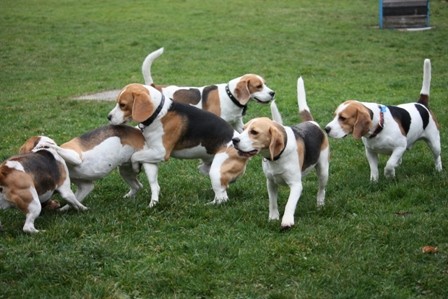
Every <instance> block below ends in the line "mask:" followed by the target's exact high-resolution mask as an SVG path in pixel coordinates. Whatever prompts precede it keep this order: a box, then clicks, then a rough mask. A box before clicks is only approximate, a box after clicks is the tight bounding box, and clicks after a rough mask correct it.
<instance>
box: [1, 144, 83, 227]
mask: <svg viewBox="0 0 448 299" xmlns="http://www.w3.org/2000/svg"><path fill="white" fill-rule="evenodd" d="M24 147H27V148H32V150H31V151H30V152H28V153H25V154H19V155H16V156H13V157H11V158H9V159H7V160H6V161H4V162H3V163H2V164H0V192H1V193H0V208H2V209H6V208H9V207H17V208H18V209H20V210H21V211H22V212H23V213H25V214H26V220H25V225H24V226H23V231H24V232H26V233H37V232H39V231H38V230H37V229H36V228H35V227H34V221H35V220H36V218H37V217H38V216H39V214H40V212H41V209H42V204H43V203H45V202H47V201H49V199H50V197H51V196H52V195H53V193H54V191H58V192H59V193H60V194H61V196H62V197H63V198H64V199H65V200H67V202H68V203H69V204H70V205H72V206H73V207H74V208H75V209H77V210H87V208H86V207H85V206H84V205H82V204H81V203H80V202H79V201H78V200H77V199H76V196H75V194H73V192H72V190H71V189H70V178H69V175H68V169H67V165H66V163H65V161H64V159H66V160H69V161H70V162H71V163H73V164H79V163H81V160H80V159H79V157H77V156H74V155H72V153H71V152H68V151H65V150H64V149H62V148H60V147H58V146H57V145H56V143H55V142H54V141H53V140H52V139H50V138H48V137H45V136H38V137H32V138H30V139H28V140H27V142H26V143H25V144H24ZM62 156H63V157H64V158H62Z"/></svg>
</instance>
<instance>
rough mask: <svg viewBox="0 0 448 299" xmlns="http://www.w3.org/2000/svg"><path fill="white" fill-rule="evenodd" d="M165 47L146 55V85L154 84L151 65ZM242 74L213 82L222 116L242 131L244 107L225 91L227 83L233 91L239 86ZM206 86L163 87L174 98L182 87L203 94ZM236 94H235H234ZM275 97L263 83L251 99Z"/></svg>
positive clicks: (144, 69) (164, 92) (143, 70)
mask: <svg viewBox="0 0 448 299" xmlns="http://www.w3.org/2000/svg"><path fill="white" fill-rule="evenodd" d="M163 51H164V49H163V48H160V49H158V50H156V51H154V52H151V53H149V54H148V56H146V58H145V60H144V61H143V64H142V73H143V78H144V80H145V85H151V84H154V80H153V78H152V75H151V66H152V63H153V62H154V60H155V59H157V58H158V57H159V56H160V55H162V53H163ZM257 77H258V78H259V79H260V80H261V81H262V82H264V80H263V78H261V77H260V76H257ZM241 78H242V76H241V77H238V78H235V79H232V80H230V81H229V82H228V83H220V84H213V85H216V86H217V87H218V93H219V99H220V103H219V104H220V113H221V114H220V115H219V116H220V117H221V118H223V119H224V120H225V121H227V122H228V123H229V124H230V125H231V126H232V127H233V128H234V129H235V130H236V131H238V132H241V131H242V130H243V126H244V124H243V115H242V111H243V109H242V108H241V107H238V106H236V105H235V104H234V103H233V102H232V101H231V99H230V98H229V96H228V95H227V93H226V91H225V87H226V85H229V89H230V90H231V91H232V92H233V91H234V90H235V88H236V86H237V84H238V83H239V82H240V80H241ZM204 87H206V86H202V87H189V86H176V85H169V86H165V87H163V88H162V93H163V94H164V95H165V97H167V98H172V97H173V94H174V93H175V92H176V91H177V90H178V89H180V88H182V89H184V88H185V89H188V88H195V89H198V90H199V91H200V92H201V94H202V91H203V90H204ZM233 95H234V96H235V94H233ZM273 98H274V91H273V90H272V89H270V88H269V87H268V86H267V85H266V84H263V89H262V90H261V91H259V92H255V93H253V94H252V95H251V99H253V100H255V101H257V102H260V103H268V102H270V101H271V100H273ZM195 106H196V107H197V108H200V109H201V108H202V101H201V102H199V103H198V104H197V105H195Z"/></svg>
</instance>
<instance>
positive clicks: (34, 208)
mask: <svg viewBox="0 0 448 299" xmlns="http://www.w3.org/2000/svg"><path fill="white" fill-rule="evenodd" d="M30 191H31V194H30V195H31V196H32V198H33V199H32V200H31V202H30V203H29V205H28V207H27V208H24V207H21V206H19V207H18V208H19V209H20V210H22V211H23V212H25V213H26V219H25V224H24V225H23V231H24V232H26V233H32V234H34V233H38V232H39V231H38V230H37V229H36V228H35V227H34V221H35V220H36V218H37V217H38V216H39V215H40V211H41V210H42V205H41V203H40V201H39V196H38V195H37V191H36V189H34V188H31V190H30Z"/></svg>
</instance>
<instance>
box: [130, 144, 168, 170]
mask: <svg viewBox="0 0 448 299" xmlns="http://www.w3.org/2000/svg"><path fill="white" fill-rule="evenodd" d="M165 154H166V151H165V149H164V148H148V149H144V150H141V151H138V152H136V153H134V154H133V155H132V157H131V162H132V168H133V169H134V171H135V172H140V164H142V163H151V164H157V163H159V162H162V161H164V160H165Z"/></svg>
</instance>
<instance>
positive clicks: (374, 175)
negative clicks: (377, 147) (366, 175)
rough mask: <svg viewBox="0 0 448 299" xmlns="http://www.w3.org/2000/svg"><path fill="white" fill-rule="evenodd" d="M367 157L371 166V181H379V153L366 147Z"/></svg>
mask: <svg viewBox="0 0 448 299" xmlns="http://www.w3.org/2000/svg"><path fill="white" fill-rule="evenodd" d="M366 157H367V161H368V162H369V167H370V181H372V182H377V181H378V154H377V153H375V152H374V151H372V150H370V149H368V148H367V147H366Z"/></svg>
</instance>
